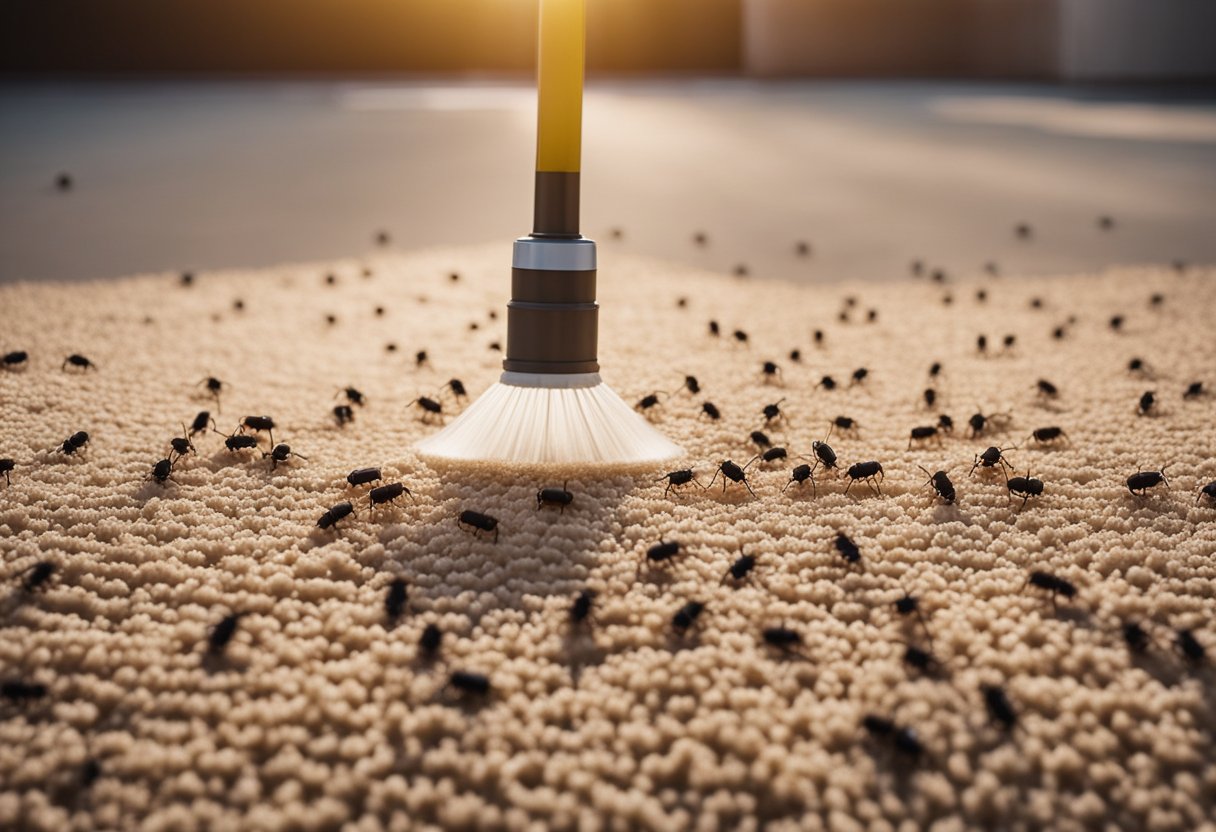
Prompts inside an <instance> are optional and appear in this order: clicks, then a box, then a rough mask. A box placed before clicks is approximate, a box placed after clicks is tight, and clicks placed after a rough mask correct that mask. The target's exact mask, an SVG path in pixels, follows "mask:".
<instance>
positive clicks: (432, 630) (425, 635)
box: [418, 622, 443, 658]
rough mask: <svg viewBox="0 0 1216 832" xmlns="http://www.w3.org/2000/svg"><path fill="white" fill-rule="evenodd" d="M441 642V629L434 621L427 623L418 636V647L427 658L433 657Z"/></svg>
mask: <svg viewBox="0 0 1216 832" xmlns="http://www.w3.org/2000/svg"><path fill="white" fill-rule="evenodd" d="M442 643H443V630H441V629H439V625H438V624H435V623H434V622H432V623H430V624H427V625H426V626H425V627H424V628H423V629H422V635H421V636H419V637H418V647H419V649H420V650H422V652H423V653H425V654H426V656H427V658H434V656H435V654H436V653H438V652H439V647H440V645H441V644H442Z"/></svg>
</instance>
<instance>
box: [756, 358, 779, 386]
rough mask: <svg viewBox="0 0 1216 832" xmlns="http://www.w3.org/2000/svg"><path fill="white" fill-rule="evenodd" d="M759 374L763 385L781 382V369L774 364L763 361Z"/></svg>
mask: <svg viewBox="0 0 1216 832" xmlns="http://www.w3.org/2000/svg"><path fill="white" fill-rule="evenodd" d="M760 373H761V375H763V376H764V383H765V384H771V383H772V382H774V381H780V380H781V368H780V367H778V366H777V364H776V363H775V362H772V361H765V362H764V363H763V364H761V365H760Z"/></svg>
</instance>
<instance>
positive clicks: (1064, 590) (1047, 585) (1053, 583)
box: [1026, 570, 1077, 607]
mask: <svg viewBox="0 0 1216 832" xmlns="http://www.w3.org/2000/svg"><path fill="white" fill-rule="evenodd" d="M1026 583H1027V584H1029V585H1030V586H1033V587H1035V588H1036V589H1043V590H1046V591H1047V592H1049V593H1051V605H1052V606H1053V607H1054V606H1055V605H1056V596H1057V595H1063V596H1064V597H1065V598H1067V599H1069V600H1072V599H1073V598H1075V597H1076V595H1077V588H1076V586H1074V585H1073V583H1072V582H1071V581H1068V580H1066V579H1064V578H1061V577H1059V576H1058V575H1053V574H1051V573H1050V572H1042V571H1038V570H1036V571H1034V572H1031V573H1030V577H1028V578H1027V579H1026Z"/></svg>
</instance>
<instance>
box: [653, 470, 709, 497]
mask: <svg viewBox="0 0 1216 832" xmlns="http://www.w3.org/2000/svg"><path fill="white" fill-rule="evenodd" d="M663 480H667V488H666V489H664V491H663V496H664V497H666V496H667V495H668V494H669V493H671V489H673V488H679V487H680V486H684V485H688V484H689V483H690V482H691V483H694V484H696V486H697V487H698V488H700V489H701V490H702V491H704V490H705V486H703V485H701V483H700V481H699V480H697V475H696V474H694V473H693V471H692V469H691V468H682V469H680V470H679V471H668V472H667V473H666V474H664V475H663V476H661V477H659V478H658V479H657V480H655V482H662V481H663Z"/></svg>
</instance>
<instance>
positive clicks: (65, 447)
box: [59, 430, 90, 456]
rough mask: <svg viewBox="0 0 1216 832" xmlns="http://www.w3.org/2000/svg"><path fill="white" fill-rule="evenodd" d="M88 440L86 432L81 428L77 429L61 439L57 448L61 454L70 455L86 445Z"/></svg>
mask: <svg viewBox="0 0 1216 832" xmlns="http://www.w3.org/2000/svg"><path fill="white" fill-rule="evenodd" d="M89 441H90V440H89V434H88V432H87V431H83V430H78V431H76V432H75V433H73V434H72V435H71V436H69V437H68V438H67V439H65V440H63V444H62V445H61V446H60V447H59V450H60V451H61V452H62V453H63V454H65V455H67V456H71V455H72V454H74V453H76V452H77V451H79V450H81V449H82V448H84V446H85V445H88V444H89Z"/></svg>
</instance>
